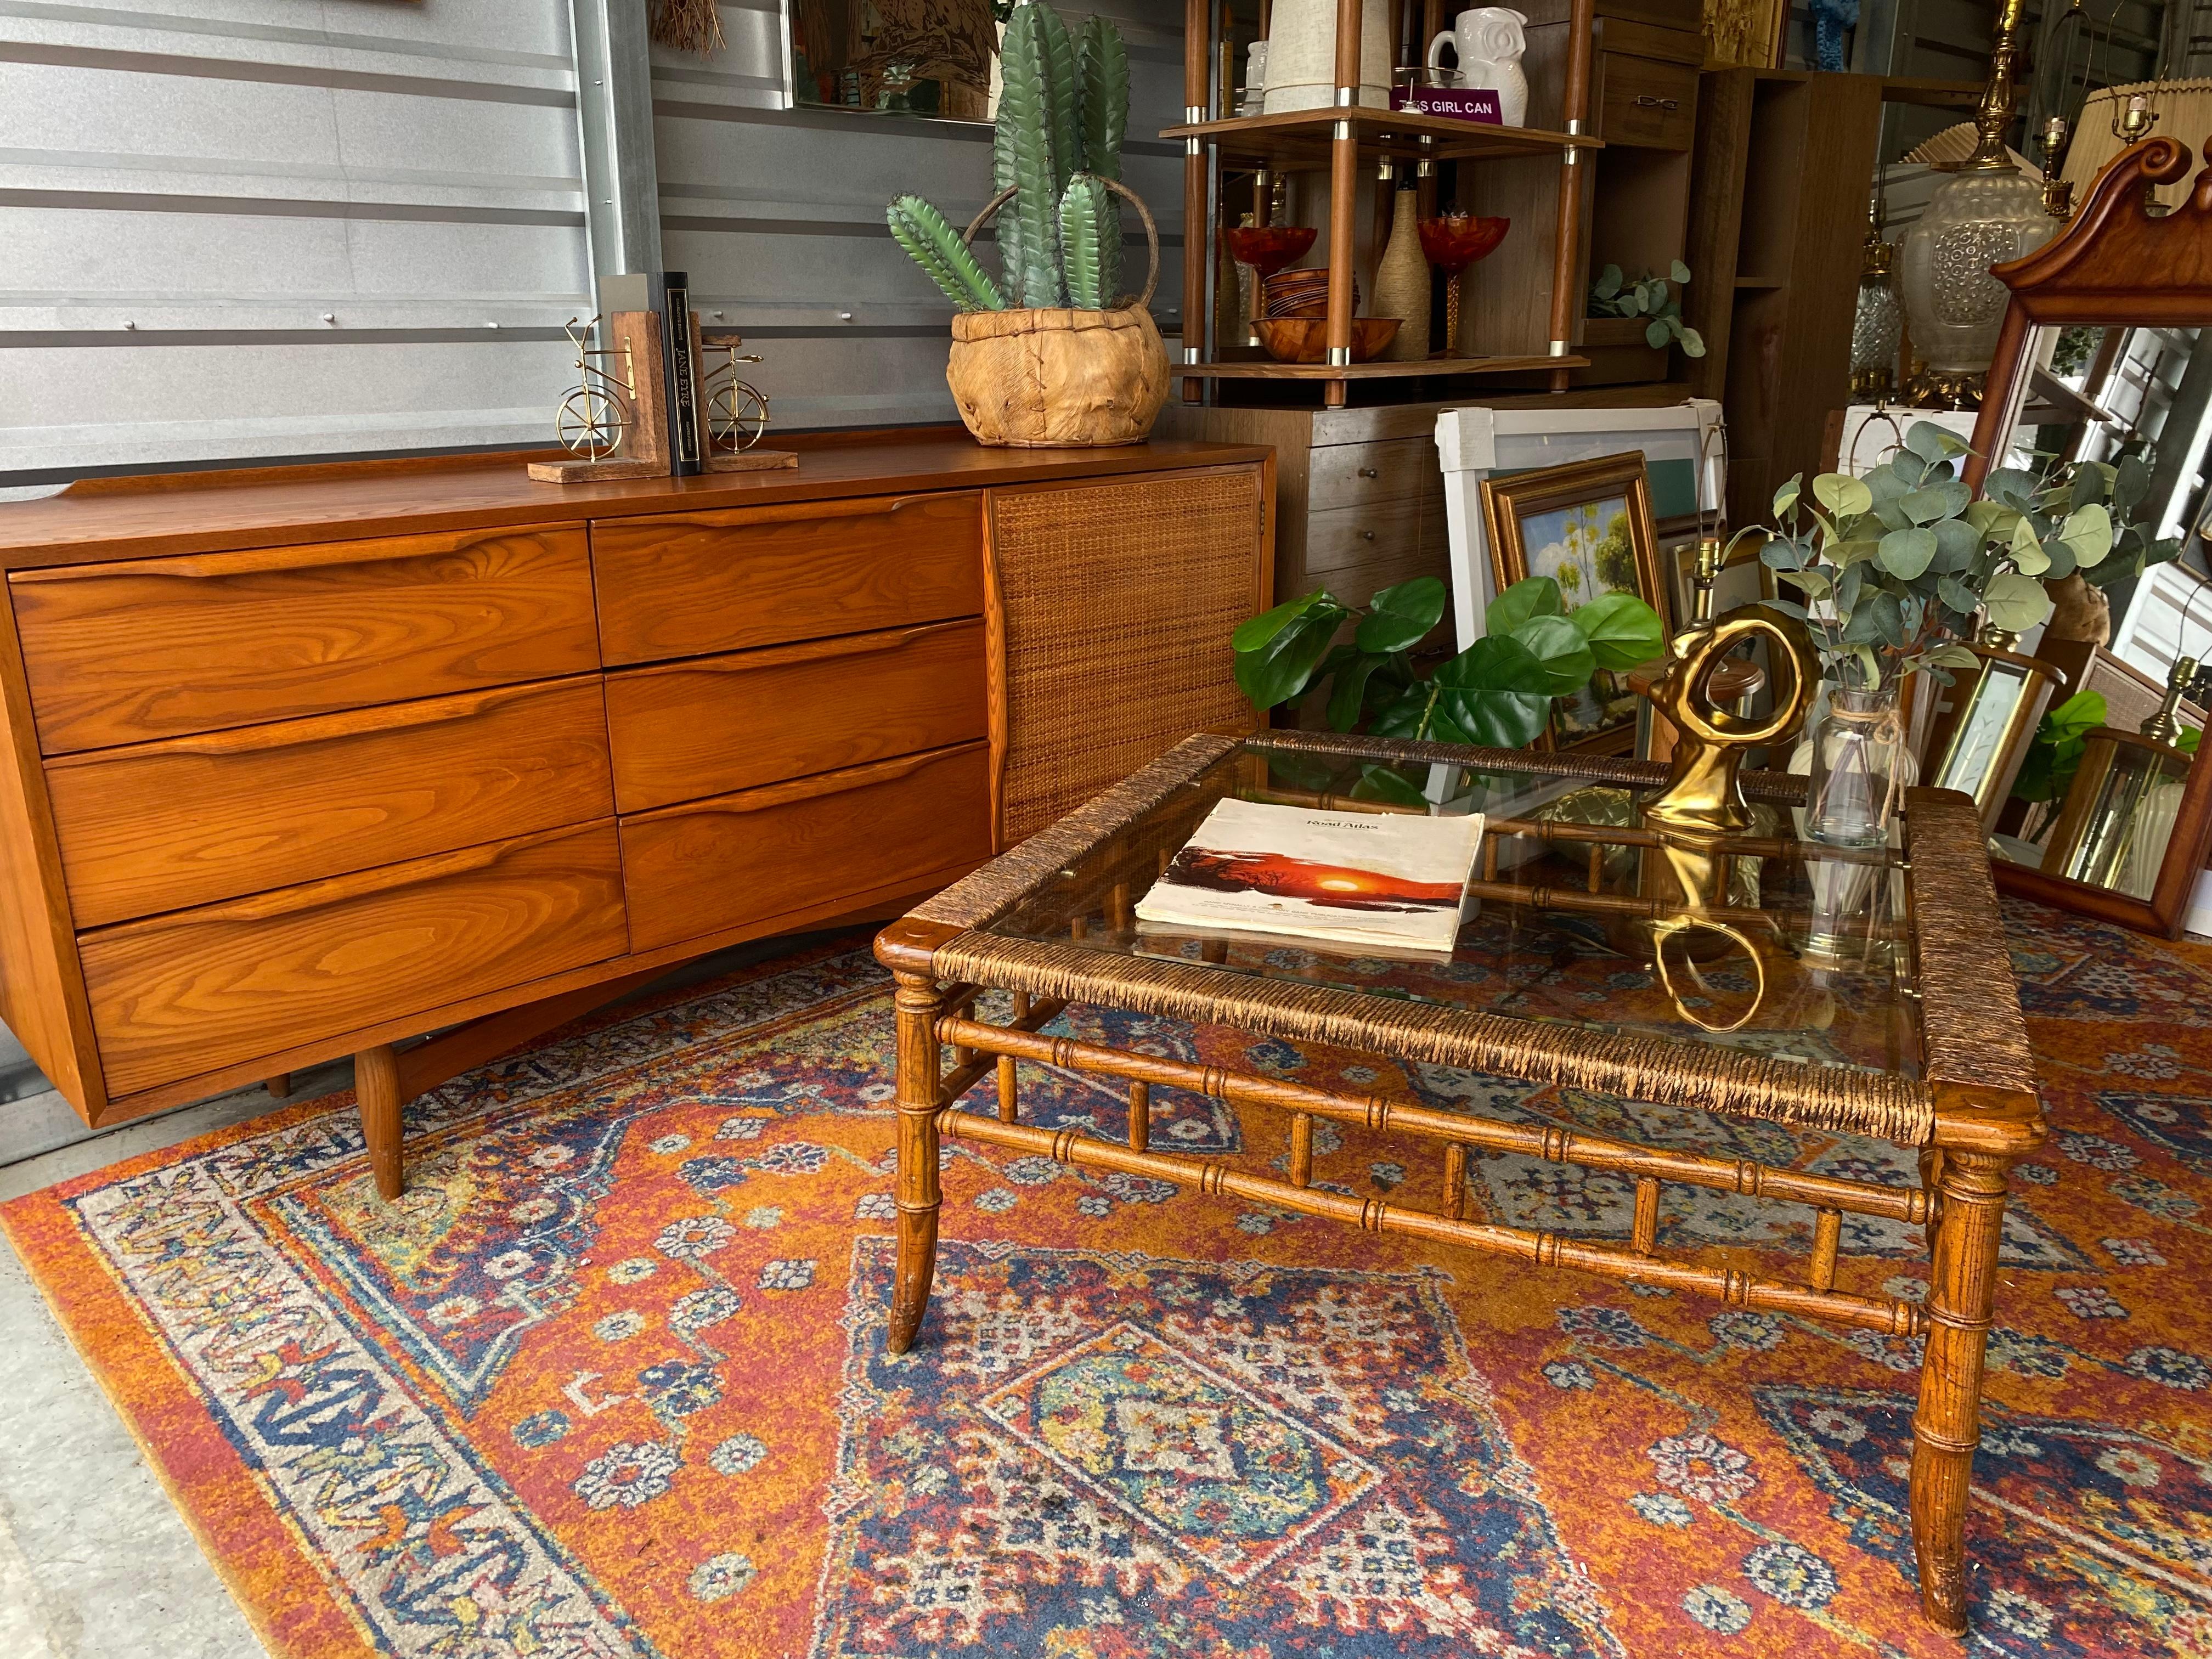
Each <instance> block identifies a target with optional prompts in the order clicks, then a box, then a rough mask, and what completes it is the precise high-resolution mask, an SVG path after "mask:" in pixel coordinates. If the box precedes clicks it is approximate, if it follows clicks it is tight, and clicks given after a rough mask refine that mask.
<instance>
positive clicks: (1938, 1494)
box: [1912, 1152, 2006, 1636]
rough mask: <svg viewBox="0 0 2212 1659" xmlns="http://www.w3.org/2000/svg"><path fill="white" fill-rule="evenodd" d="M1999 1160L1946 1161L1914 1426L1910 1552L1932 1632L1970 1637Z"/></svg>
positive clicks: (2000, 1200) (1961, 1157) (2001, 1173)
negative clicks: (1969, 1511) (1974, 1503)
mask: <svg viewBox="0 0 2212 1659" xmlns="http://www.w3.org/2000/svg"><path fill="white" fill-rule="evenodd" d="M2005 1164H2006V1160H2004V1159H2002V1158H1990V1157H1988V1156H1986V1155H1983V1154H1977V1153H1972V1152H1954V1153H1951V1154H1949V1155H1948V1156H1947V1157H1946V1158H1943V1160H1942V1166H1941V1167H1942V1176H1941V1188H1940V1193H1941V1196H1942V1217H1941V1219H1940V1221H1939V1222H1938V1224H1937V1225H1936V1247H1935V1252H1934V1256H1935V1260H1934V1265H1933V1268H1932V1271H1931V1273H1930V1274H1929V1285H1928V1347H1927V1357H1926V1358H1924V1359H1923V1361H1922V1363H1921V1367H1920V1405H1919V1409H1918V1410H1917V1411H1916V1412H1915V1413H1913V1417H1912V1548H1913V1553H1914V1554H1915V1555H1916V1556H1917V1557H1918V1559H1919V1562H1920V1605H1921V1607H1922V1609H1923V1612H1924V1613H1926V1615H1927V1618H1928V1622H1929V1624H1931V1625H1933V1626H1936V1628H1937V1629H1938V1630H1941V1631H1943V1632H1946V1633H1948V1634H1949V1635H1952V1636H1963V1635H1965V1634H1966V1487H1967V1483H1968V1481H1969V1480H1971V1479H1972V1475H1973V1469H1974V1448H1975V1446H1976V1445H1977V1444H1978V1443H1979V1442H1980V1439H1981V1399H1982V1357H1983V1351H1984V1348H1985V1347H1986V1346H1987V1345H1988V1341H1989V1334H1990V1310H1991V1307H1992V1305H1993V1303H1994V1299H1995V1297H1996V1270H1997V1243H1998V1239H1999V1235H2000V1233H2001V1232H2002V1227H2003V1223H2004V1204H2005Z"/></svg>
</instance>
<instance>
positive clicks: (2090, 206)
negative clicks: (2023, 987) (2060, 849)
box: [1963, 138, 2212, 939]
mask: <svg viewBox="0 0 2212 1659" xmlns="http://www.w3.org/2000/svg"><path fill="white" fill-rule="evenodd" d="M2189 163H2190V154H2189V147H2188V146H2187V145H2186V144H2184V143H2179V142H2178V141H2176V140H2174V139H2172V138H2150V139H2146V140H2145V141H2144V142H2143V143H2139V144H2136V145H2134V146H2133V147H2131V148H2130V149H2124V150H2122V151H2121V152H2120V153H2119V154H2118V155H2116V156H2114V157H2113V158H2112V161H2109V162H2107V163H2106V167H2105V170H2104V171H2103V172H2102V173H2099V174H2098V175H2097V178H2096V180H2095V182H2094V183H2093V184H2092V185H2090V186H2089V194H2088V199H2087V201H2085V202H2084V203H2083V204H2082V205H2081V209H2080V210H2079V211H2078V212H2076V213H2075V216H2074V217H2073V218H2072V220H2071V221H2069V222H2068V223H2067V225H2066V226H2065V228H2063V229H2062V230H2061V231H2060V232H2059V233H2058V234H2057V235H2056V236H2054V237H2052V238H2051V240H2049V241H2048V242H2045V244H2044V245H2043V246H2041V247H2039V248H2038V249H2037V250H2036V251H2035V252H2033V253H2031V254H2029V255H2027V258H2021V259H2015V260H2013V261H2012V262H2011V263H2010V264H2002V265H1996V266H1993V267H1992V268H1991V270H1990V275H1991V276H1995V277H1996V279H1997V280H1998V281H1999V282H2001V283H2003V284H2004V285H2005V286H2006V287H2007V288H2008V289H2011V290H2012V299H2011V302H2010V303H2009V304H2008V305H2007V306H2006V307H2005V315H2004V324H2003V326H2002V329H2001V330H2000V331H1999V332H1998V335H1997V345H1996V356H1994V357H1993V358H1991V359H1990V373H1989V379H1988V381H1987V384H1986V385H1985V386H1984V389H1983V392H1982V408H1981V413H1980V416H1978V418H1977V419H1976V421H1975V422H1974V437H1973V453H1972V454H1970V455H1968V456H1967V457H1966V469H1965V472H1964V474H1963V476H1964V477H1965V480H1966V484H1967V487H1968V488H1970V489H1973V490H1975V491H1977V492H1978V491H1979V490H1980V489H1981V486H1982V479H1983V477H1984V474H1986V473H1987V472H1988V471H1989V462H1988V461H1987V460H1986V459H1984V458H1985V457H1987V456H1990V455H1992V454H1995V453H1996V449H1997V446H1998V445H1999V444H2000V443H2002V441H2004V439H2005V438H2006V436H2007V435H2008V433H2009V432H2010V431H2011V430H2012V428H2013V426H2014V424H2015V422H2017V421H2018V419H2019V417H2020V411H2021V405H2022V404H2023V403H2024V402H2025V400H2026V399H2025V394H2026V392H2027V382H2028V378H2029V370H2030V367H2031V366H2030V363H2029V361H2028V360H2029V356H2030V354H2031V352H2032V351H2033V345H2034V341H2035V331H2036V330H2037V329H2039V328H2047V327H2060V328H2063V327H2070V326H2077V325H2105V326H2107V327H2112V326H2118V327H2127V328H2156V327H2166V328H2212V167H2207V168H2206V169H2205V170H2204V171H2203V173H2199V174H2198V175H2197V182H2196V185H2194V187H2193V188H2192V189H2191V191H2190V193H2189V195H2188V197H2186V198H2185V200H2183V201H2182V202H2180V203H2179V204H2177V205H2176V206H2175V208H2174V209H2173V210H2172V212H2171V213H2169V214H2167V215H2166V216H2165V217H2163V218H2154V217H2152V216H2151V215H2150V213H2149V212H2148V207H2149V204H2150V191H2151V187H2152V186H2153V185H2170V184H2172V183H2173V182H2174V181H2175V180H2176V179H2179V178H2180V177H2181V176H2182V175H2183V174H2184V173H2186V172H2188V170H2189ZM2208 852H2212V766H2207V765H2205V764H2204V763H2203V760H2202V759H2201V758H2200V759H2199V761H2198V762H2197V763H2196V764H2195V765H2193V766H2191V768H2190V772H2189V782H2188V785H2187V787H2185V790H2184V792H2183V794H2182V798H2181V805H2180V810H2179V812H2178V813H2177V814H2176V816H2175V818H2174V823H2173V833H2172V836H2171V837H2170V838H2169V839H2168V840H2167V842H2166V859H2165V862H2164V863H2163V864H2162V865H2160V868H2159V874H2158V884H2157V886H2156V887H2155V888H2154V890H2152V893H2151V896H2150V897H2149V898H2148V900H2145V899H2136V898H2130V897H2128V896H2125V895H2124V894H2120V893H2115V892H2112V890H2109V889H2106V888H2102V887H2092V886H2090V885H2088V884H2087V883H2084V882H2078V881H2071V880H2069V879H2067V878H2064V877H2063V876H2047V875H2045V874H2044V873H2043V872H2041V871H2040V870H2032V869H2030V868H2028V867H2027V866H2026V865H2020V864H2015V863H2013V862H2011V861H2010V860H2007V859H1992V860H1990V866H1991V868H1992V870H1993V872H1994V873H1995V875H1996V884H1997V886H1998V887H1999V889H2001V890H2002V891H2004V892H2008V893H2016V894H2018V895H2020V896H2021V897H2023V898H2031V899H2034V900H2036V901H2037V902H2039V903H2043V904H2048V905H2051V906H2053V907H2055V908H2058V909H2061V910H2069V911H2072V912H2074V913H2075V914H2076V915H2088V916H2095V917H2097V918H2098V919H2099V920H2100V921H2110V922H2114V923H2117V924H2118V925H2119V926H2120V927H2130V928H2133V929H2134V930H2136V932H2138V933H2157V934H2160V935H2162V936H2163V937H2165V938H2166V939H2176V938H2179V936H2180V933H2181V924H2182V920H2183V918H2184V917H2185V915H2187V914H2188V910H2189V900H2190V896H2191V894H2192V893H2194V892H2195V890H2196V888H2197V874H2198V872H2201V871H2202V870H2203V868H2204V860H2205V857H2206V854H2208Z"/></svg>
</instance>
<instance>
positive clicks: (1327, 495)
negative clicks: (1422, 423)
mask: <svg viewBox="0 0 2212 1659" xmlns="http://www.w3.org/2000/svg"><path fill="white" fill-rule="evenodd" d="M1440 489H1443V469H1442V467H1441V465H1439V464H1438V462H1437V446H1436V441H1435V440H1434V439H1433V438H1395V439H1392V440H1390V441H1388V442H1384V443H1372V444H1329V445H1327V446H1325V447H1316V448H1315V449H1314V450H1313V451H1312V452H1311V453H1310V454H1309V455H1308V457H1307V459H1306V507H1307V508H1308V510H1309V511H1311V512H1315V513H1325V512H1328V510H1329V509H1330V508H1332V507H1366V506H1369V505H1371V504H1374V503H1376V502H1381V501H1410V500H1413V499H1414V498H1416V497H1418V496H1422V495H1434V494H1435V493H1436V492H1437V491H1438V490H1440Z"/></svg>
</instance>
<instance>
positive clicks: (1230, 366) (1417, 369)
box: [1177, 352, 1589, 381]
mask: <svg viewBox="0 0 2212 1659" xmlns="http://www.w3.org/2000/svg"><path fill="white" fill-rule="evenodd" d="M1588 362H1589V358H1587V357H1579V356H1575V355H1574V354H1573V353H1571V352H1570V353H1569V354H1567V355H1566V356H1561V357H1553V356H1548V355H1547V356H1541V357H1534V356H1532V357H1424V358H1422V359H1421V360H1420V361H1419V362H1411V363H1345V364H1341V365H1339V366H1335V367H1332V366H1331V365H1329V364H1328V363H1278V362H1271V361H1268V360H1267V359H1265V358H1254V357H1248V358H1239V359H1237V360H1236V361H1234V362H1212V363H1186V364H1184V365H1183V366H1182V368H1181V369H1179V370H1178V371H1177V373H1179V374H1182V376H1183V377H1184V378H1185V379H1187V380H1325V381H1334V380H1413V379H1419V378H1426V379H1430V380H1452V379H1455V378H1457V377H1462V376H1466V375H1472V374H1531V373H1544V372H1547V371H1549V370H1552V369H1568V368H1583V366H1584V365H1586V364H1587V363H1588Z"/></svg>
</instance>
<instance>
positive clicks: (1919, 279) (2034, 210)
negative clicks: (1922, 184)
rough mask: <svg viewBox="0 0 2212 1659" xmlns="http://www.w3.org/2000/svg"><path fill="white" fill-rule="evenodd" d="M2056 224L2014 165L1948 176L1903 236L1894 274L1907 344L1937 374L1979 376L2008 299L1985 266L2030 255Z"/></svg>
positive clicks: (2040, 196)
mask: <svg viewBox="0 0 2212 1659" xmlns="http://www.w3.org/2000/svg"><path fill="white" fill-rule="evenodd" d="M2057 228H2058V222H2057V220H2056V219H2053V218H2052V217H2051V216H2050V215H2049V214H2047V213H2045V211H2044V210H2043V191H2042V190H2041V189H2040V188H2039V186H2038V185H2036V184H2035V183H2034V182H2033V181H2032V180H2031V179H2028V178H2027V176H2026V175H2025V174H2023V173H2021V172H2020V170H2019V169H2018V168H2016V167H2004V168H2001V169H1998V168H1992V169H1988V170H1982V169H1975V170H1972V171H1966V172H1961V173H1953V174H1952V175H1951V176H1950V177H1949V178H1948V179H1945V180H1944V181H1943V183H1942V184H1941V185H1937V186H1936V193H1935V195H1934V196H1933V197H1930V198H1929V203H1928V210H1927V211H1926V212H1925V213H1923V214H1922V215H1921V216H1920V217H1919V219H1918V220H1917V221H1916V222H1914V224H1913V227H1912V228H1911V231H1910V232H1909V233H1908V234H1906V236H1905V252H1904V258H1903V261H1902V268H1901V270H1900V272H1899V276H1900V278H1901V283H1902V286H1903V289H1904V292H1905V313H1906V315H1907V316H1908V317H1909V318H1910V319H1911V324H1912V347H1913V349H1914V350H1915V351H1916V352H1917V353H1918V354H1919V355H1920V356H1921V357H1923V359H1925V360H1926V362H1927V364H1928V367H1929V369H1931V370H1932V371H1934V372H1936V373H1937V374H1980V373H1982V372H1983V371H1984V370H1985V369H1987V368H1989V366H1990V357H1991V356H1993V355H1994V354H1995V353H1996V343H1997V328H1998V326H1999V325H2000V324H2002V322H2003V321H2004V312H2005V302H2006V301H2007V300H2008V298H2009V297H2010V295H2009V291H2008V289H2006V287H2005V285H2004V284H2003V283H2000V282H1999V281H1997V279H1996V277H1994V276H1990V266H1991V265H1995V264H2003V263H2005V262H2006V261H2008V260H2011V259H2017V258H2021V257H2022V256H2023V255H2026V254H2028V253H2032V252H2034V251H2035V250H2036V249H2037V248H2039V247H2041V246H2043V245H2044V243H2045V242H2047V241H2049V240H2051V233H2052V232H2054V231H2056V230H2057Z"/></svg>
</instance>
